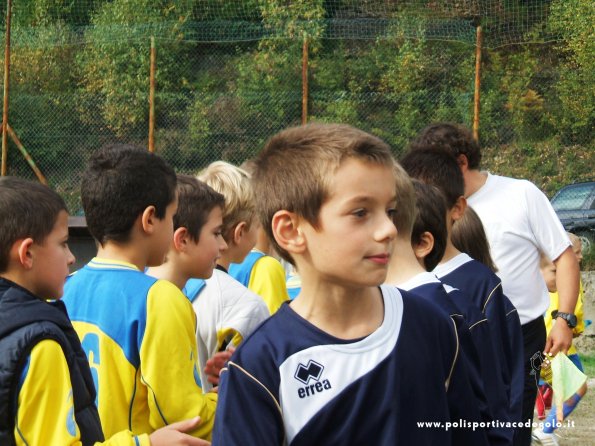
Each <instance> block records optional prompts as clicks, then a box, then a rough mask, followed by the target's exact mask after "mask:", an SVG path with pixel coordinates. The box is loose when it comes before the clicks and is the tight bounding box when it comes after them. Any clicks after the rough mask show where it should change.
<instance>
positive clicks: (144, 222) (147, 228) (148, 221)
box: [140, 206, 157, 234]
mask: <svg viewBox="0 0 595 446" xmlns="http://www.w3.org/2000/svg"><path fill="white" fill-rule="evenodd" d="M156 212H157V210H156V209H155V206H148V207H147V208H145V210H144V211H143V213H142V214H141V215H140V223H141V228H142V230H143V231H144V232H145V233H147V234H152V233H153V231H154V230H155V219H156V218H157V216H156V214H155V213H156Z"/></svg>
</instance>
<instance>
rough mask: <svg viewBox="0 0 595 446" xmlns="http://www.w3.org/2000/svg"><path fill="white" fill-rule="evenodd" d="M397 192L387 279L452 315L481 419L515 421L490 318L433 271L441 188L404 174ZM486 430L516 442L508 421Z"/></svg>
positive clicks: (497, 439) (441, 222) (441, 241)
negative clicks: (464, 302) (394, 233)
mask: <svg viewBox="0 0 595 446" xmlns="http://www.w3.org/2000/svg"><path fill="white" fill-rule="evenodd" d="M397 168H400V169H402V168H401V167H400V166H397ZM405 175H406V174H405ZM397 196H398V197H400V200H399V206H398V208H397V211H396V212H395V217H394V221H395V226H396V227H397V238H396V240H395V246H394V250H393V258H392V259H391V262H390V265H389V271H388V275H387V280H386V283H388V284H393V285H395V286H397V287H398V288H399V289H403V290H406V291H410V292H411V293H413V294H415V295H418V296H420V297H422V298H424V299H427V300H428V301H430V302H432V303H433V304H434V305H436V306H437V307H439V308H441V309H442V310H444V311H445V312H446V313H447V314H448V315H449V316H450V317H451V318H452V320H453V321H454V323H455V324H456V326H457V333H458V335H459V342H460V344H461V351H462V353H463V357H464V358H465V360H466V362H467V365H468V366H469V372H470V379H471V382H472V385H473V389H474V393H475V397H476V399H477V405H478V407H479V409H480V413H481V416H482V420H484V421H485V422H486V423H491V422H492V421H494V420H497V421H499V422H502V423H505V422H507V421H510V420H509V418H508V407H507V403H508V399H507V398H505V397H504V396H503V393H504V392H503V386H500V385H498V383H499V379H500V372H499V369H498V364H494V363H493V359H494V349H493V345H492V340H491V332H490V329H489V327H488V323H487V320H486V319H485V317H484V316H483V314H482V313H481V312H480V311H479V310H477V309H475V308H474V307H472V306H469V305H467V306H461V298H460V297H457V293H460V291H458V290H454V289H452V288H451V287H446V288H445V286H444V285H443V284H442V282H440V280H438V278H437V277H436V276H435V275H434V274H433V273H431V272H429V271H432V270H433V269H434V268H435V267H436V265H437V264H438V262H440V260H441V259H442V256H443V255H444V251H445V249H446V244H447V239H448V231H447V228H446V215H447V209H446V202H445V200H444V197H443V195H442V193H441V192H440V191H439V190H438V189H437V188H436V187H434V186H431V185H428V184H424V183H422V182H420V181H418V180H415V179H414V180H410V179H409V177H408V176H405V179H404V180H401V181H398V182H397ZM447 289H448V291H450V292H447ZM466 300H468V299H466ZM487 433H488V440H489V442H490V444H492V445H496V444H499V445H510V444H512V434H513V431H512V429H510V428H508V429H507V428H505V427H504V425H502V426H500V425H498V426H495V425H492V424H490V425H489V427H488V431H487Z"/></svg>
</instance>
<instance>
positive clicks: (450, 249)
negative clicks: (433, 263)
mask: <svg viewBox="0 0 595 446" xmlns="http://www.w3.org/2000/svg"><path fill="white" fill-rule="evenodd" d="M459 254H461V251H459V250H458V249H457V248H456V247H455V245H453V244H452V241H451V240H450V236H449V237H448V241H447V242H446V250H445V251H444V256H442V260H440V264H442V263H446V262H448V261H449V260H452V259H454V258H455V257H456V256H458V255H459Z"/></svg>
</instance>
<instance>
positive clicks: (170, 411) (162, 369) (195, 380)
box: [63, 258, 217, 439]
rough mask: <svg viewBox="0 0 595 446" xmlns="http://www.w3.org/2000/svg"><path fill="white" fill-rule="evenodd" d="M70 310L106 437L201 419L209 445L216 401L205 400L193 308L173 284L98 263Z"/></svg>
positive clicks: (83, 276)
mask: <svg viewBox="0 0 595 446" xmlns="http://www.w3.org/2000/svg"><path fill="white" fill-rule="evenodd" d="M63 301H64V303H65V304H66V307H67V309H68V313H69V316H70V319H71V320H72V324H73V326H74V328H75V330H76V331H77V334H78V336H79V338H80V339H81V344H82V346H83V349H84V350H85V353H86V354H87V357H88V360H89V365H90V367H91V372H92V374H93V380H94V382H95V387H96V388H97V407H98V409H99V415H100V417H101V421H102V425H103V432H104V434H105V436H106V438H108V437H110V436H112V435H114V434H115V433H117V432H119V431H122V430H130V431H131V432H133V433H135V434H140V433H144V432H148V433H151V432H153V431H155V430H156V429H158V428H160V427H163V426H165V425H167V424H171V423H174V422H177V421H181V420H185V419H187V418H193V417H195V416H197V415H200V417H201V420H202V422H201V424H200V426H199V428H198V429H197V430H196V431H195V432H192V434H193V435H195V436H200V437H202V438H206V439H209V438H210V436H211V430H212V426H213V417H214V413H215V405H216V401H217V396H216V395H215V394H206V395H203V393H202V389H201V387H200V379H199V374H198V365H197V348H196V337H195V326H196V321H195V316H194V311H193V310H192V305H191V304H190V302H189V301H188V299H187V298H186V297H185V296H184V295H183V294H182V292H181V291H180V290H179V289H178V288H177V287H176V286H175V285H173V284H172V283H170V282H168V281H165V280H157V279H155V278H153V277H149V276H147V275H145V274H144V273H143V272H141V271H139V270H138V269H137V268H136V267H135V266H134V265H131V264H128V263H124V262H117V261H112V260H106V259H100V258H95V259H93V260H91V262H89V263H88V264H87V265H86V266H85V267H84V268H82V269H81V270H79V271H78V272H77V273H76V274H74V275H72V276H71V278H70V279H69V280H68V281H67V283H66V286H65V290H64V298H63Z"/></svg>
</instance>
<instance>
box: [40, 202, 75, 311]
mask: <svg viewBox="0 0 595 446" xmlns="http://www.w3.org/2000/svg"><path fill="white" fill-rule="evenodd" d="M67 242H68V213H67V212H66V211H60V213H59V214H58V218H57V219H56V223H54V228H53V229H52V232H50V233H49V234H48V236H47V237H46V238H45V240H43V243H41V244H38V243H33V245H32V246H31V255H32V256H33V266H32V268H31V272H32V273H33V274H32V277H33V283H32V284H31V287H30V288H29V291H31V292H33V294H35V295H36V296H39V297H41V298H43V299H59V298H61V297H62V294H63V292H64V282H65V281H66V278H67V276H68V273H69V270H68V267H69V266H70V265H72V264H73V263H74V260H75V259H74V256H73V255H72V253H71V252H70V249H69V248H68V243H67Z"/></svg>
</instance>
